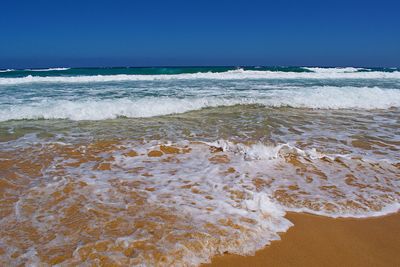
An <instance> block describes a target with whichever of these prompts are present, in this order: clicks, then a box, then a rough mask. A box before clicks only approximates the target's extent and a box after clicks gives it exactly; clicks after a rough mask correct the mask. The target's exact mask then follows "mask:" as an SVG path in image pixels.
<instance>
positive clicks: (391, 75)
mask: <svg viewBox="0 0 400 267" xmlns="http://www.w3.org/2000/svg"><path fill="white" fill-rule="evenodd" d="M196 79H211V80H243V79H400V72H399V71H394V72H380V71H371V72H346V71H337V70H332V69H327V70H326V71H325V70H324V71H317V72H275V71H253V70H243V69H238V70H231V71H226V72H220V73H214V72H206V73H184V74H171V75H170V74H168V75H167V74H162V75H126V74H118V75H94V76H67V77H66V76H53V77H50V76H46V77H39V76H32V75H29V76H26V77H19V78H0V85H16V84H24V83H102V82H122V81H155V80H196Z"/></svg>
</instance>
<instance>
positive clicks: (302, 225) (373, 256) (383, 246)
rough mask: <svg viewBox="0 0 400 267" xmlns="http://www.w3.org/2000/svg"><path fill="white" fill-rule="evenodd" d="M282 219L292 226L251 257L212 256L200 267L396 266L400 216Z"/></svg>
mask: <svg viewBox="0 0 400 267" xmlns="http://www.w3.org/2000/svg"><path fill="white" fill-rule="evenodd" d="M286 217H287V218H288V219H289V220H290V221H292V222H293V223H294V226H293V227H291V228H290V229H289V231H288V232H286V233H283V234H281V241H275V242H273V243H272V244H271V245H270V246H267V247H266V248H264V249H263V250H260V251H258V252H257V253H256V255H255V256H247V257H246V256H238V255H223V256H216V257H215V258H214V259H213V260H212V263H211V264H205V265H203V266H204V267H205V266H208V267H214V266H230V267H231V266H285V267H286V266H324V267H328V266H386V267H387V266H400V253H399V252H400V251H399V248H400V213H396V214H392V215H388V216H384V217H377V218H367V219H332V218H326V217H321V216H315V215H309V214H297V213H288V214H287V216H286Z"/></svg>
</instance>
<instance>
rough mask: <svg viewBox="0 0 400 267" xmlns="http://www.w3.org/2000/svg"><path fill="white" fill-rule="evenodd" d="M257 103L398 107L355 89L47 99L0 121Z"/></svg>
mask: <svg viewBox="0 0 400 267" xmlns="http://www.w3.org/2000/svg"><path fill="white" fill-rule="evenodd" d="M247 104H258V105H263V106H266V107H285V106H290V107H294V108H312V109H388V108H391V107H400V90H398V89H380V88H356V87H343V88H342V87H321V88H317V89H310V88H308V89H306V88H304V89H297V90H276V91H274V90H271V91H270V92H269V93H268V94H263V95H262V96H252V97H248V98H246V97H226V96H225V97H224V96H222V95H221V96H219V97H201V96H199V97H190V98H189V97H188V98H172V97H151V98H150V97H149V98H141V99H131V98H120V99H108V100H99V99H88V100H82V101H81V100H75V101H71V100H48V99H44V100H42V101H40V102H35V103H30V104H16V105H13V106H8V107H3V108H1V109H0V121H7V120H18V119H71V120H103V119H114V118H117V117H120V116H123V117H129V118H139V117H153V116H161V115H168V114H178V113H184V112H188V111H192V110H200V109H202V108H208V107H218V106H234V105H247Z"/></svg>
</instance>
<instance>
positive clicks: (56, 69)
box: [25, 68, 70, 71]
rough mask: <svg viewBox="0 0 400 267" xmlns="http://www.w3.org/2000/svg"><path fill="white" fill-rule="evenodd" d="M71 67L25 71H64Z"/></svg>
mask: <svg viewBox="0 0 400 267" xmlns="http://www.w3.org/2000/svg"><path fill="white" fill-rule="evenodd" d="M69 69H70V68H48V69H26V70H25V71H62V70H69Z"/></svg>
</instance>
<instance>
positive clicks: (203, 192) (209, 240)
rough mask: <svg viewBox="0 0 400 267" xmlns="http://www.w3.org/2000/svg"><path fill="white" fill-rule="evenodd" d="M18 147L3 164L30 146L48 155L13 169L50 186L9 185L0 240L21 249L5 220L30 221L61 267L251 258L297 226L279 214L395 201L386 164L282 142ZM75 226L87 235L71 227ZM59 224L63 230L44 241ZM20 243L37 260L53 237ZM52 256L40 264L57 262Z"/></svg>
mask: <svg viewBox="0 0 400 267" xmlns="http://www.w3.org/2000/svg"><path fill="white" fill-rule="evenodd" d="M20 149H22V148H17V149H16V150H9V151H8V152H7V153H8V158H9V160H11V161H22V160H23V162H27V161H32V160H33V161H34V160H35V158H32V157H31V155H33V154H34V155H36V156H37V157H40V158H42V159H43V160H44V161H40V162H42V163H39V164H42V165H41V167H40V168H39V169H37V170H35V169H31V170H29V169H26V170H24V169H22V170H19V171H17V173H18V175H21V176H22V177H23V176H25V175H29V176H30V177H35V176H36V175H38V176H39V177H40V176H42V177H41V179H42V180H45V181H46V186H42V185H35V184H32V185H29V186H24V187H21V188H14V189H12V190H11V191H10V192H13V193H12V194H19V197H18V199H19V200H18V202H16V203H15V208H14V209H13V211H12V212H10V213H9V215H8V216H7V217H5V218H4V219H3V221H2V222H1V223H2V228H1V229H2V230H0V231H3V233H2V235H1V236H2V239H1V241H2V243H3V244H7V245H8V248H9V249H7V255H12V254H14V253H18V252H19V251H21V249H20V248H19V247H20V246H21V245H20V244H19V243H18V242H19V240H18V239H12V238H11V236H12V233H13V231H11V230H10V227H11V226H12V227H14V228H16V229H19V227H21V226H20V225H26V224H28V227H34V228H35V231H37V232H39V233H40V235H41V236H42V237H43V239H42V240H48V239H51V240H52V242H51V246H52V247H61V248H63V250H62V251H63V253H65V254H64V255H71V256H69V257H67V258H61V259H62V261H61V262H62V263H63V264H76V263H90V262H91V258H92V257H93V255H96V254H100V255H104V257H105V258H107V259H109V261H106V262H103V263H111V262H112V261H115V262H118V263H119V264H122V265H148V266H153V265H159V266H170V265H177V266H198V265H199V264H201V263H204V262H209V261H210V259H211V257H213V256H214V255H217V254H219V253H223V252H229V253H235V254H241V255H251V254H253V253H254V252H255V251H256V250H258V249H261V248H262V247H264V246H265V245H267V244H269V243H270V242H271V241H273V240H278V239H279V233H280V232H285V231H287V229H288V228H289V227H291V226H293V225H292V223H291V222H289V221H288V220H287V219H285V217H284V216H285V212H286V211H295V212H309V213H313V214H318V215H324V216H329V217H334V218H336V217H353V218H362V217H370V216H380V215H384V214H388V213H390V212H396V211H397V210H398V209H399V201H400V196H399V195H398V191H399V188H400V184H399V181H398V179H397V176H398V174H399V173H398V169H396V167H395V166H394V165H393V164H385V163H381V162H374V163H373V164H370V163H365V162H364V161H363V159H362V158H361V159H360V158H356V157H353V158H348V157H345V156H343V157H342V156H338V155H335V156H333V155H332V156H330V157H329V155H324V154H323V153H319V152H317V151H316V150H315V149H311V150H310V151H307V150H302V149H300V148H297V147H295V146H292V145H290V144H278V145H276V146H268V145H264V144H261V143H258V144H254V145H245V144H240V143H239V144H238V143H233V142H230V141H226V140H219V141H216V142H213V143H210V144H206V143H202V142H188V141H184V142H179V143H170V142H169V143H164V142H159V141H156V140H154V141H149V142H144V143H143V142H141V143H131V142H120V141H99V142H91V143H87V144H79V145H72V144H66V145H65V144H59V143H47V144H43V145H42V146H36V147H28V148H24V149H23V150H21V151H20ZM22 151H23V153H21V152H22ZM32 164H37V163H33V162H32ZM338 166H342V167H343V166H345V168H343V169H340V168H339V169H338V168H337V167H338ZM376 166H378V168H376ZM337 170H342V172H337ZM381 170H385V173H382V171H381ZM11 173H13V171H11V172H7V173H6V176H7V177H8V175H11ZM21 182H22V181H21ZM10 189H11V188H10ZM22 192H23V194H21V193H22ZM49 196H50V197H49ZM32 207H34V209H32ZM87 214H90V216H88V215H87ZM33 222H35V223H34V224H33ZM30 225H32V226H30ZM78 226H79V229H83V230H82V231H83V232H82V231H81V232H80V234H79V235H76V234H74V233H75V232H76V229H77V227H78ZM59 232H62V233H63V236H64V237H63V238H52V237H51V234H52V233H59ZM95 232H99V234H98V236H97V238H96V239H94V240H92V241H90V240H89V241H88V242H86V243H85V244H81V236H82V234H83V235H86V234H88V233H92V234H93V233H95ZM28 242H29V247H31V250H34V251H35V252H34V253H33V254H35V255H37V256H35V257H37V258H36V261H37V263H40V262H43V258H40V255H43V253H44V251H45V250H46V249H49V248H48V247H47V246H49V245H50V244H49V243H47V242H46V241H40V240H39V241H32V240H30V241H28ZM27 253H28V252H27ZM54 253H55V255H51V256H50V259H54V261H48V262H50V263H59V260H60V258H59V255H60V252H58V251H55V252H54ZM90 255H92V256H90ZM105 255H107V256H105ZM110 260H112V261H110ZM16 262H18V263H22V262H25V260H24V257H20V258H19V259H18V260H17V261H16Z"/></svg>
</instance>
